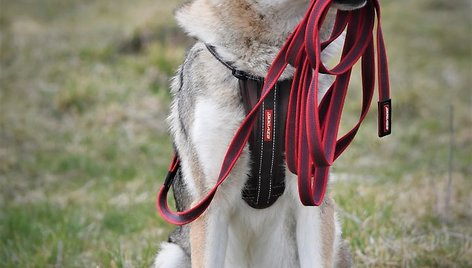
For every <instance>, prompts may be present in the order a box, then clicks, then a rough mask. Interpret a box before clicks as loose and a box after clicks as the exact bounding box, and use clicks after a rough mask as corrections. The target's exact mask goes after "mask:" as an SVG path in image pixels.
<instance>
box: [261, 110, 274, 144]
mask: <svg viewBox="0 0 472 268" xmlns="http://www.w3.org/2000/svg"><path fill="white" fill-rule="evenodd" d="M273 128H274V110H265V111H264V134H263V135H264V141H272V136H273V134H272V132H273Z"/></svg>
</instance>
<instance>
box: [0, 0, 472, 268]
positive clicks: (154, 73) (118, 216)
mask: <svg viewBox="0 0 472 268" xmlns="http://www.w3.org/2000/svg"><path fill="white" fill-rule="evenodd" d="M180 2H181V1H169V0H135V1H125V0H113V1H112V0H100V1H99V0H95V1H93V0H81V1H79V0H68V1H63V0H42V1H39V0H37V1H34V0H16V1H13V0H1V1H0V44H1V50H0V266H1V267H147V266H149V265H150V263H151V262H152V258H153V255H154V254H155V253H156V250H157V248H158V245H159V242H160V241H162V240H165V239H166V236H167V235H168V233H169V232H170V231H171V230H172V226H170V225H169V224H166V223H165V222H164V221H163V220H162V219H160V218H159V216H158V215H157V213H156V212H155V205H154V200H155V195H156V193H157V191H158V189H159V187H160V185H161V183H162V180H163V178H164V176H165V173H166V169H167V165H168V162H169V160H170V157H171V154H172V148H171V145H170V140H169V135H168V132H167V126H166V123H165V118H166V114H167V113H168V106H169V101H170V95H169V90H168V84H169V79H170V77H171V76H172V74H173V73H174V71H175V70H176V68H177V67H178V65H179V63H180V62H181V61H182V60H183V57H184V55H185V51H186V49H187V48H188V47H189V46H190V45H191V44H192V43H193V42H194V41H193V40H191V39H188V38H186V37H185V35H184V34H183V33H182V32H181V30H180V29H179V28H178V27H177V26H176V23H175V21H174V19H173V17H172V12H173V10H174V9H175V8H176V7H177V6H178V5H179V4H180ZM381 4H382V6H383V27H384V34H385V38H386V43H387V49H388V54H389V60H390V77H391V86H392V95H393V101H394V115H393V116H394V117H393V120H394V121H393V127H394V129H393V134H392V135H391V136H389V137H387V138H383V139H381V140H380V139H378V138H377V135H376V122H377V119H376V111H375V110H376V109H375V104H374V106H373V107H372V111H371V113H370V115H369V117H368V118H367V119H366V122H365V123H364V125H363V126H362V128H361V131H360V133H359V134H358V136H357V137H356V140H355V142H354V143H353V145H352V146H351V147H350V148H349V149H348V151H347V152H346V153H344V154H343V156H342V157H341V158H340V159H338V160H337V162H336V163H335V166H334V172H335V175H334V180H332V182H331V191H332V193H333V195H334V197H335V199H336V201H337V203H338V205H339V209H340V213H339V216H340V218H341V220H342V222H343V229H344V236H345V238H346V239H347V240H348V241H349V243H350V245H351V247H352V250H353V256H354V260H355V264H356V266H357V267H472V227H471V226H472V224H471V221H472V194H471V191H472V181H471V180H472V177H471V173H472V129H471V126H472V97H471V96H472V93H471V82H472V81H471V77H472V68H471V64H472V51H471V48H472V31H471V26H472V22H471V14H472V13H471V11H472V7H471V1H469V0H454V1H451V0H415V1H410V0H395V1H394V0H383V1H381ZM356 79H357V80H355V81H354V82H353V87H352V88H353V90H351V93H350V96H349V99H348V107H347V109H346V110H345V111H344V118H343V120H344V121H343V129H347V128H348V127H349V126H351V125H352V124H354V122H355V121H356V120H357V116H358V114H359V111H360V90H359V79H358V77H356Z"/></svg>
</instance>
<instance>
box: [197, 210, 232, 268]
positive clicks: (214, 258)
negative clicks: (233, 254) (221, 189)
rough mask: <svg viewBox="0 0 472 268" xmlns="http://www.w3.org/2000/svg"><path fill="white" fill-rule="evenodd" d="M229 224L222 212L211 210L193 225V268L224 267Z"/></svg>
mask: <svg viewBox="0 0 472 268" xmlns="http://www.w3.org/2000/svg"><path fill="white" fill-rule="evenodd" d="M215 203H216V202H215ZM228 222H229V220H228V217H227V216H226V215H225V214H224V213H222V211H221V210H218V209H217V208H210V209H209V210H208V211H206V212H205V214H203V215H202V216H201V217H200V218H198V219H197V220H196V221H195V222H193V223H192V225H191V227H190V242H191V251H192V252H191V255H192V267H193V268H220V267H224V263H225V256H226V245H227V239H228Z"/></svg>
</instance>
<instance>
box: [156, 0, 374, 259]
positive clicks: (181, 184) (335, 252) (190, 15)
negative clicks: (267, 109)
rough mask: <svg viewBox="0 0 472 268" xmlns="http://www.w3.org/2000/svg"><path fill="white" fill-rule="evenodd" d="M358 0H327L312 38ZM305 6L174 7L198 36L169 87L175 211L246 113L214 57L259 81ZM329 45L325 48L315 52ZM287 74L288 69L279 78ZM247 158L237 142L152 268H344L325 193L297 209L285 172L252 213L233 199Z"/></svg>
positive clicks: (197, 187)
mask: <svg viewBox="0 0 472 268" xmlns="http://www.w3.org/2000/svg"><path fill="white" fill-rule="evenodd" d="M365 1H366V0H337V1H335V2H334V5H333V7H332V12H330V13H331V14H329V15H328V18H327V22H325V25H326V27H325V28H326V29H324V30H323V29H322V31H321V38H327V37H329V32H330V27H329V25H330V23H331V25H332V23H333V21H334V15H333V14H334V11H335V9H336V8H338V9H343V10H349V9H356V8H360V7H362V6H363V5H364V4H365ZM308 4H309V0H193V1H191V2H189V3H187V4H185V5H183V6H182V7H181V8H180V9H178V10H177V12H176V18H177V21H178V23H179V24H180V26H181V27H182V28H183V29H184V30H185V31H186V32H187V33H188V34H189V35H190V36H192V37H195V38H196V39H197V40H198V41H197V42H196V44H195V45H194V46H193V47H192V48H191V49H190V50H189V52H188V53H187V56H186V59H185V61H184V63H183V64H182V65H181V66H180V68H179V69H178V71H177V74H176V76H175V77H174V78H173V80H172V85H171V92H172V95H173V101H172V105H171V113H170V116H169V119H168V122H169V125H170V130H171V134H172V137H173V142H174V145H175V148H176V151H177V152H178V154H179V157H180V159H181V172H180V173H179V174H178V178H177V179H176V181H175V182H174V197H175V201H176V206H177V209H178V210H180V211H181V210H185V209H188V208H190V207H191V206H192V205H194V204H196V203H197V202H198V201H199V200H200V199H201V198H202V197H203V196H204V195H205V193H207V192H208V191H209V190H210V189H211V188H212V186H213V185H214V184H215V183H216V179H217V178H218V173H219V171H220V167H221V164H222V161H223V158H224V155H225V153H226V150H227V148H228V146H229V144H230V141H231V139H232V137H233V135H234V133H235V132H236V130H237V129H238V127H239V125H240V123H241V122H242V120H243V119H244V117H245V115H246V111H245V108H244V105H243V103H242V101H241V95H240V91H239V85H238V79H237V78H236V77H234V75H233V74H232V72H231V70H230V69H228V68H227V67H226V66H224V64H222V61H224V62H227V63H231V66H233V67H234V68H235V69H237V70H241V71H244V72H245V73H248V74H251V75H253V76H257V77H264V76H265V75H266V73H267V71H268V68H269V66H270V64H271V62H272V61H273V59H274V57H275V56H276V54H277V53H278V51H279V50H280V48H281V46H282V45H283V43H284V41H285V40H286V38H287V37H288V35H289V34H290V33H291V31H293V29H294V27H295V26H296V25H297V23H298V22H299V21H300V20H301V18H302V17H303V14H304V13H305V11H306V9H307V7H308ZM341 42H342V41H341ZM208 45H210V46H211V47H212V48H213V50H214V51H213V52H214V53H211V51H210V50H209V48H208ZM337 49H338V48H336V47H335V46H331V48H330V49H329V50H330V51H328V52H327V53H324V57H325V58H326V59H328V58H329V55H330V54H331V55H333V52H335V51H336V50H337ZM330 52H331V53H330ZM215 54H217V55H218V58H216V56H215ZM292 75H293V69H290V68H288V69H287V70H286V71H285V73H284V74H283V75H282V77H281V79H289V78H290V77H291V76H292ZM331 83H332V79H330V77H327V76H326V77H323V78H322V79H320V84H321V87H320V88H323V89H324V90H325V91H326V89H327V88H328V87H329V86H330V84H331ZM321 94H323V92H321V93H320V95H321ZM250 154H251V150H250V148H249V146H246V148H245V150H244V151H243V154H242V155H241V157H240V158H239V160H238V162H237V163H236V165H235V167H234V169H233V170H232V172H231V174H230V177H229V178H228V180H227V182H225V183H223V185H222V186H221V187H220V189H219V191H218V192H217V194H216V196H215V198H214V200H213V203H212V205H211V206H210V207H209V209H208V210H207V211H206V212H205V213H204V214H203V215H202V216H201V217H200V218H198V219H197V220H196V221H194V222H193V223H191V224H188V225H185V226H179V227H177V228H176V230H175V231H174V232H173V233H172V234H171V235H170V236H169V239H168V241H167V242H163V243H162V244H161V247H160V250H159V252H158V254H157V256H156V258H155V262H154V267H156V268H177V267H178V268H185V267H208V268H220V267H258V268H260V267H267V268H269V267H270V268H276V267H310V268H313V267H350V266H351V253H350V250H349V248H348V246H347V244H346V243H345V241H344V240H343V239H342V238H341V228H340V224H339V221H338V220H337V216H336V213H335V205H334V201H333V200H332V199H331V198H329V197H328V196H327V197H325V201H324V202H323V204H322V205H321V206H320V207H304V206H303V205H302V204H301V203H300V201H299V199H298V190H297V183H296V181H297V180H296V177H295V175H294V174H292V173H290V172H289V171H288V170H286V171H285V173H286V175H285V188H286V189H285V192H284V193H283V194H282V195H281V196H280V197H278V200H277V201H276V202H275V203H274V204H273V205H271V206H270V207H268V208H264V209H254V208H252V207H250V206H249V205H248V204H247V203H246V202H245V200H243V199H242V198H241V192H242V190H243V189H244V187H245V185H246V181H247V178H248V174H249V173H250V172H249V170H250V165H251V157H250Z"/></svg>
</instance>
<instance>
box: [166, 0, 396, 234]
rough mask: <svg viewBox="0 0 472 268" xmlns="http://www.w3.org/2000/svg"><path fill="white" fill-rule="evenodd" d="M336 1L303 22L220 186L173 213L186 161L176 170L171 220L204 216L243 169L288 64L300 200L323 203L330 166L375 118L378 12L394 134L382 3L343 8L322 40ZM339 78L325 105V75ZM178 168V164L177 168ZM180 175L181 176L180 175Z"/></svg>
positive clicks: (293, 167)
mask: <svg viewBox="0 0 472 268" xmlns="http://www.w3.org/2000/svg"><path fill="white" fill-rule="evenodd" d="M332 1H333V0H316V1H312V2H311V3H310V7H309V8H308V11H307V12H306V14H305V16H304V18H303V19H302V21H301V22H300V23H299V24H298V25H297V27H296V29H295V31H294V32H293V33H292V34H291V35H290V37H289V38H288V39H287V41H286V43H285V44H284V46H283V47H282V49H281V51H280V52H279V54H278V55H277V56H276V58H275V60H274V62H273V63H272V65H271V67H270V69H269V71H268V74H267V77H266V78H265V83H264V86H263V88H262V93H261V98H260V100H259V102H258V103H257V104H256V105H255V106H254V108H253V109H252V111H251V112H249V114H248V115H247V117H246V118H245V119H244V121H243V122H242V124H241V126H240V128H239V129H238V131H237V132H236V134H235V136H234V138H233V140H232V142H231V144H230V146H229V148H228V150H227V152H226V155H225V158H224V160H223V164H222V166H221V170H220V174H219V176H218V180H217V183H216V185H215V186H214V187H213V188H212V189H211V190H210V191H209V193H208V194H207V195H206V196H205V197H204V198H203V199H202V200H201V201H200V202H199V203H198V204H197V205H195V206H194V207H192V208H191V209H189V210H187V211H184V212H173V211H171V210H170V208H169V207H168V204H167V193H168V191H169V189H170V186H171V184H172V178H173V176H175V173H176V170H177V168H178V159H177V157H175V158H174V161H173V162H174V164H173V165H171V169H170V171H169V174H170V176H168V178H169V179H166V183H165V184H164V185H163V186H162V188H161V190H160V192H159V196H158V200H157V203H158V204H157V207H158V209H159V212H160V214H161V215H162V217H164V218H165V219H166V220H167V221H169V222H170V223H173V224H177V225H183V224H187V223H189V222H191V221H193V220H195V219H196V218H198V217H199V216H200V215H201V214H202V213H203V212H204V211H205V210H206V209H207V208H208V206H209V205H210V203H211V200H212V199H213V197H214V195H215V193H216V190H217V189H218V187H219V186H220V185H221V184H222V183H223V182H224V180H225V179H226V178H227V176H228V175H229V173H230V172H231V170H232V168H233V167H234V165H235V164H236V162H237V160H238V158H239V156H240V155H241V153H242V151H243V149H244V147H245V145H246V143H247V141H248V139H249V136H250V134H251V131H252V128H253V125H254V123H255V121H256V119H257V113H258V111H259V108H260V106H261V104H262V102H263V101H264V99H265V98H266V96H267V95H268V93H269V92H270V91H271V90H272V89H273V88H274V85H275V83H277V80H278V79H279V77H280V76H281V75H282V73H283V72H284V70H285V68H286V67H287V64H290V65H292V66H293V67H295V74H294V78H293V83H292V88H291V91H290V97H289V105H288V111H287V121H286V124H287V125H286V137H285V143H286V162H287V166H288V168H289V169H290V171H291V172H293V173H295V174H297V175H298V185H299V195H300V200H301V202H302V203H303V204H304V205H320V204H321V202H322V200H323V197H324V194H325V191H326V186H327V181H328V174H329V167H330V166H331V165H332V163H333V162H334V160H335V159H336V158H337V157H339V155H340V154H341V153H342V152H343V151H344V150H345V149H346V148H347V147H348V146H349V144H350V143H351V142H352V140H353V138H354V136H355V135H356V133H357V131H358V129H359V126H360V124H361V123H362V121H363V120H364V118H365V117H366V115H367V112H368V110H369V107H370V103H371V100H372V97H373V92H374V87H375V60H374V58H375V53H374V44H373V29H374V24H375V22H374V19H375V14H377V38H376V39H377V59H378V67H377V76H378V77H379V83H378V87H379V108H380V109H381V111H379V136H383V135H387V134H389V133H390V131H391V125H390V124H391V106H390V99H389V84H388V70H387V57H386V52H385V45H384V41H383V36H382V30H381V25H380V6H379V2H378V1H379V0H369V1H368V3H367V4H366V6H365V7H363V8H361V9H359V10H355V11H349V12H347V11H338V13H337V16H336V22H335V25H334V27H333V31H332V35H331V37H330V38H329V39H328V40H327V41H325V42H323V43H321V42H320V40H319V30H320V28H321V25H322V23H323V21H324V18H325V16H326V14H327V12H328V9H329V7H330V5H331V2H332ZM346 27H347V33H346V41H345V44H344V48H343V52H342V56H341V60H340V62H339V63H338V65H336V66H335V67H333V68H331V69H328V68H326V66H324V64H323V63H322V62H321V51H322V50H323V49H324V48H325V47H327V46H328V45H329V44H330V43H331V42H333V41H334V40H335V39H336V38H337V37H339V36H340V35H341V34H342V32H343V31H344V29H345V28H346ZM360 58H362V68H361V70H362V92H363V98H362V109H361V114H360V117H359V121H358V123H357V124H356V125H355V126H354V127H353V128H352V129H351V130H350V131H349V132H348V133H347V134H345V135H344V136H342V137H341V138H340V139H337V137H338V130H339V124H340V119H341V114H342V108H343V106H344V100H345V97H346V94H347V89H348V85H349V80H350V76H351V70H352V67H353V65H354V64H355V63H356V62H357V61H358V60H359V59H360ZM320 73H325V74H330V75H335V76H336V79H335V82H334V84H333V85H332V86H331V87H330V88H329V90H328V92H327V93H326V95H325V96H324V97H323V99H322V100H321V103H318V91H319V89H318V84H319V74H320ZM175 163H177V164H175ZM172 174H173V175H172Z"/></svg>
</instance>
